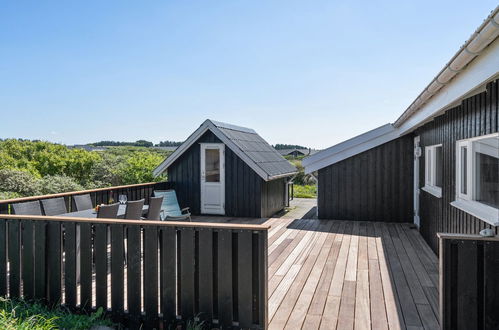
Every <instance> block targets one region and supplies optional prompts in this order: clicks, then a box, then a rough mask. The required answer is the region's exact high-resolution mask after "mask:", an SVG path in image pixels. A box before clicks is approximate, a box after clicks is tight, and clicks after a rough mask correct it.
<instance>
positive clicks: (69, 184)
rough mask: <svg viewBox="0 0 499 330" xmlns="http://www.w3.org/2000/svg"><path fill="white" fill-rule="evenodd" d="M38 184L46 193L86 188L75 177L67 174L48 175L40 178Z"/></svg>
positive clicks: (43, 192)
mask: <svg viewBox="0 0 499 330" xmlns="http://www.w3.org/2000/svg"><path fill="white" fill-rule="evenodd" d="M38 184H39V185H40V191H41V192H42V194H44V195H48V194H56V193H62V192H68V191H77V190H83V189H84V188H83V187H82V186H81V185H80V184H79V183H78V182H76V181H75V179H73V178H70V177H69V176H65V175H47V176H45V177H43V178H42V179H40V180H39V182H38Z"/></svg>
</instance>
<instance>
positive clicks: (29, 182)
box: [0, 168, 41, 196]
mask: <svg viewBox="0 0 499 330" xmlns="http://www.w3.org/2000/svg"><path fill="white" fill-rule="evenodd" d="M0 191H2V192H8V193H9V194H18V195H20V196H33V195H40V193H41V191H40V185H39V184H38V179H37V178H36V177H35V176H34V175H33V174H31V173H29V172H26V171H21V170H14V169H6V168H4V169H0Z"/></svg>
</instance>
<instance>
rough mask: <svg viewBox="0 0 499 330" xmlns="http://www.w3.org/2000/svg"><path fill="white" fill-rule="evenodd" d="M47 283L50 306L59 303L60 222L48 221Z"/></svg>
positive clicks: (60, 268)
mask: <svg viewBox="0 0 499 330" xmlns="http://www.w3.org/2000/svg"><path fill="white" fill-rule="evenodd" d="M47 233H48V236H47V270H48V276H47V282H48V290H49V296H48V301H49V302H50V303H52V304H58V303H60V302H61V297H62V291H61V290H62V287H61V284H62V237H61V235H62V232H61V222H57V221H50V222H49V223H48V230H47Z"/></svg>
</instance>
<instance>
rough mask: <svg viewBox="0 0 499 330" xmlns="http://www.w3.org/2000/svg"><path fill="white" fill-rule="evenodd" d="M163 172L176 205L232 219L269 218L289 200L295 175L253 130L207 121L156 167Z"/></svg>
mask: <svg viewBox="0 0 499 330" xmlns="http://www.w3.org/2000/svg"><path fill="white" fill-rule="evenodd" d="M165 171H167V173H168V181H169V182H171V183H172V184H173V186H174V187H175V190H176V192H177V197H178V199H179V203H180V206H181V207H187V206H188V207H190V208H191V212H192V213H193V214H195V215H199V214H217V215H224V216H231V217H255V218H260V217H262V218H263V217H271V216H272V215H274V214H275V213H277V212H279V211H280V210H282V209H283V208H284V207H285V206H286V205H287V202H288V195H287V192H288V182H289V181H290V178H291V177H292V176H293V175H295V174H296V173H297V171H296V168H295V167H294V166H293V165H292V164H291V163H289V162H288V161H287V160H286V159H284V158H283V157H282V156H281V155H280V154H279V153H278V152H277V151H276V150H275V149H274V148H273V147H272V146H271V145H269V144H268V143H267V142H266V141H265V140H264V139H263V138H261V137H260V136H259V135H258V134H257V133H256V132H255V131H254V130H252V129H249V128H245V127H239V126H235V125H230V124H226V123H221V122H217V121H213V120H206V121H205V122H204V123H203V124H202V125H201V126H200V127H199V128H198V129H197V130H196V131H195V132H194V133H192V134H191V135H190V136H189V138H188V139H187V140H186V141H185V142H184V143H183V144H182V145H181V146H179V147H178V148H177V149H176V150H175V152H173V153H172V154H171V155H170V156H169V157H168V158H167V159H165V161H164V162H163V163H162V164H161V165H160V166H158V168H157V169H156V170H155V174H156V175H158V174H160V173H164V172H165Z"/></svg>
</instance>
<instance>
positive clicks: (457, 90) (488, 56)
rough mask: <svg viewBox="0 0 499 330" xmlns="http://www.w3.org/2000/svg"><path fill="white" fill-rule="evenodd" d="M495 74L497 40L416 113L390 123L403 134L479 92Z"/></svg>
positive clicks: (498, 71)
mask: <svg viewBox="0 0 499 330" xmlns="http://www.w3.org/2000/svg"><path fill="white" fill-rule="evenodd" d="M498 75H499V40H498V39H496V41H495V42H494V43H493V44H491V45H490V46H489V47H488V48H487V49H486V50H485V51H484V52H483V53H482V54H481V55H480V56H479V57H477V58H476V59H475V60H474V61H473V62H471V63H470V64H468V66H467V67H466V69H464V70H463V71H462V72H461V73H460V74H459V75H457V76H456V77H454V78H453V79H452V81H451V82H450V83H449V84H447V85H446V86H444V87H442V88H441V89H440V90H439V91H438V92H437V93H436V94H434V95H433V96H432V97H431V98H430V99H428V100H427V101H426V102H425V103H424V104H422V105H421V106H420V107H419V108H418V109H417V111H416V112H414V113H413V114H412V115H411V116H410V117H407V118H406V119H404V120H400V119H399V121H398V122H395V123H394V126H395V127H397V128H398V129H400V131H401V133H402V134H404V133H407V132H410V131H413V130H415V129H416V128H418V127H420V126H422V125H424V124H425V123H427V122H428V121H431V120H432V119H433V118H435V117H436V116H439V115H440V114H442V113H444V112H445V111H446V110H448V109H451V108H453V107H455V106H457V105H459V104H460V103H461V101H462V100H464V99H466V98H468V97H470V96H472V95H474V94H477V93H480V92H482V91H483V90H484V89H485V86H486V84H487V83H488V82H490V81H493V80H495V79H497V77H498Z"/></svg>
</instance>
